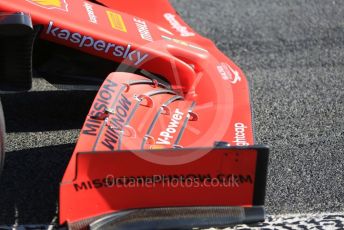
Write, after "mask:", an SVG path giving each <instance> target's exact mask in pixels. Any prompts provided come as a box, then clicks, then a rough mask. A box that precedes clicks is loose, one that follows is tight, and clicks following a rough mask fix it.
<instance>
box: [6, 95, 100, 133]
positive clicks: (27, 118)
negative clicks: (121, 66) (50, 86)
mask: <svg viewBox="0 0 344 230" xmlns="http://www.w3.org/2000/svg"><path fill="white" fill-rule="evenodd" d="M95 95H96V92H95V91H42V92H40V91H37V92H25V93H16V94H4V95H1V101H2V104H3V109H4V114H5V119H6V132H37V131H53V130H67V129H80V128H81V127H82V124H83V122H84V120H85V117H86V115H87V113H88V111H89V109H90V106H91V105H92V101H93V99H94V97H95Z"/></svg>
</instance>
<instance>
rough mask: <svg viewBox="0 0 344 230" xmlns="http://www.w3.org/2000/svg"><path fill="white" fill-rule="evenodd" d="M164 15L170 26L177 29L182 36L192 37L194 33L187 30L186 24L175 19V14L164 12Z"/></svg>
mask: <svg viewBox="0 0 344 230" xmlns="http://www.w3.org/2000/svg"><path fill="white" fill-rule="evenodd" d="M164 17H165V19H166V20H167V21H168V22H169V23H170V24H171V26H172V28H173V29H175V30H177V31H178V32H179V33H180V35H181V36H182V37H193V36H195V35H196V34H195V33H193V32H190V31H188V28H187V27H186V26H183V25H182V24H180V22H178V21H177V19H176V15H174V14H171V13H166V14H164Z"/></svg>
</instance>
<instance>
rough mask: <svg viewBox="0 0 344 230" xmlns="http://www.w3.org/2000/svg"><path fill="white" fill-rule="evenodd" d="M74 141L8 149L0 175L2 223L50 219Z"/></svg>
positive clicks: (54, 211)
mask: <svg viewBox="0 0 344 230" xmlns="http://www.w3.org/2000/svg"><path fill="white" fill-rule="evenodd" d="M73 149H74V145H73V144H66V145H58V146H49V147H42V148H33V149H27V150H21V151H14V152H9V153H7V156H6V160H5V166H4V170H3V172H2V175H1V178H0V223H1V224H14V223H15V222H17V223H19V224H38V223H50V222H51V221H52V219H53V218H54V217H55V216H56V209H57V203H58V193H59V183H60V181H61V179H62V176H63V174H64V171H65V169H66V167H67V164H68V161H69V158H70V156H71V154H72V151H73Z"/></svg>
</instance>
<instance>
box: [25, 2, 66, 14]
mask: <svg viewBox="0 0 344 230" xmlns="http://www.w3.org/2000/svg"><path fill="white" fill-rule="evenodd" d="M26 1H27V2H30V3H32V4H34V5H36V6H40V7H42V8H45V9H48V10H54V9H56V10H62V11H66V12H68V4H67V2H66V0H26Z"/></svg>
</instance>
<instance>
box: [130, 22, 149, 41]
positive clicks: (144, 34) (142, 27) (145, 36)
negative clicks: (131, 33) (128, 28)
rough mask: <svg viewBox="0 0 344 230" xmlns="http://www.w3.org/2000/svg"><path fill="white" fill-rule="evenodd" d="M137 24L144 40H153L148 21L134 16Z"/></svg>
mask: <svg viewBox="0 0 344 230" xmlns="http://www.w3.org/2000/svg"><path fill="white" fill-rule="evenodd" d="M134 22H135V25H136V27H137V30H138V31H139V33H140V36H141V38H142V39H143V40H146V41H149V42H152V41H153V38H152V35H151V33H150V31H149V29H148V26H147V23H146V22H145V21H144V20H141V19H138V18H134Z"/></svg>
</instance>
